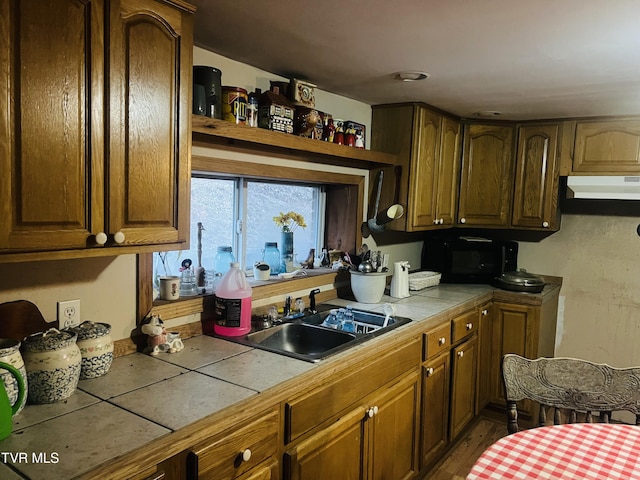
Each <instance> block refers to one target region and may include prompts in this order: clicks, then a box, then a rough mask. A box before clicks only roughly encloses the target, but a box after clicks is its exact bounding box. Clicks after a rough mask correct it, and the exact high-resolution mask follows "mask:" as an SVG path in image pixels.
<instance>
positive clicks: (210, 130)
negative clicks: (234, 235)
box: [192, 115, 396, 169]
mask: <svg viewBox="0 0 640 480" xmlns="http://www.w3.org/2000/svg"><path fill="white" fill-rule="evenodd" d="M192 132H193V140H194V144H197V143H198V142H202V143H203V144H208V143H216V144H221V145H234V146H240V147H243V148H246V149H249V150H256V151H259V152H260V153H265V152H267V151H272V152H276V153H284V154H287V155H293V156H294V157H300V159H301V160H304V161H307V162H309V161H310V162H315V163H325V164H329V165H341V166H348V167H354V168H364V169H372V168H378V167H384V166H390V165H395V164H396V156H395V155H390V154H388V153H382V152H374V151H372V150H364V149H361V148H353V147H347V146H344V145H337V144H334V143H327V142H321V141H319V140H312V139H310V138H305V137H298V136H295V135H289V134H286V133H282V132H272V131H270V130H265V129H263V128H254V127H248V126H246V125H236V124H235V123H231V122H226V121H223V120H217V119H214V118H209V117H203V116H201V115H192Z"/></svg>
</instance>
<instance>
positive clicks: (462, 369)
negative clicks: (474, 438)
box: [449, 335, 478, 440]
mask: <svg viewBox="0 0 640 480" xmlns="http://www.w3.org/2000/svg"><path fill="white" fill-rule="evenodd" d="M477 357H478V336H477V335H473V336H472V337H471V338H470V339H469V340H466V341H464V342H463V343H461V344H460V345H458V346H457V347H455V348H454V349H453V350H452V355H451V414H450V426H449V431H450V434H451V439H452V440H454V439H455V438H456V437H457V436H458V435H459V434H460V432H462V430H463V429H464V427H466V426H467V425H468V423H469V422H470V421H471V420H473V418H474V417H475V414H476V372H477V361H478V359H477Z"/></svg>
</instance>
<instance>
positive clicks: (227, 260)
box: [213, 245, 236, 276]
mask: <svg viewBox="0 0 640 480" xmlns="http://www.w3.org/2000/svg"><path fill="white" fill-rule="evenodd" d="M235 261H236V258H235V257H234V256H233V251H232V249H231V247H229V246H227V245H224V246H220V247H218V253H217V254H216V258H215V261H214V264H213V271H214V272H215V275H216V276H223V275H224V274H225V273H227V272H228V271H229V269H230V268H231V263H233V262H235Z"/></svg>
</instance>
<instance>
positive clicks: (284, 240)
mask: <svg viewBox="0 0 640 480" xmlns="http://www.w3.org/2000/svg"><path fill="white" fill-rule="evenodd" d="M280 243H281V245H282V253H281V257H282V262H281V265H280V271H281V272H292V271H293V232H282V234H281V240H280Z"/></svg>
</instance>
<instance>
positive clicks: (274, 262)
mask: <svg viewBox="0 0 640 480" xmlns="http://www.w3.org/2000/svg"><path fill="white" fill-rule="evenodd" d="M262 261H263V262H264V263H267V264H269V267H271V275H277V274H278V273H280V250H278V242H265V243H264V250H263V251H262Z"/></svg>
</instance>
